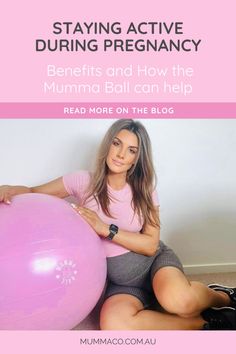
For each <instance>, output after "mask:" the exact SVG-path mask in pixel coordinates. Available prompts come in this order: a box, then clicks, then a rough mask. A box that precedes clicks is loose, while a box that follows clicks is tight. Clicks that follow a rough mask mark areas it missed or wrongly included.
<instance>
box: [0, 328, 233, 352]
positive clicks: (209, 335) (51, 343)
mask: <svg viewBox="0 0 236 354" xmlns="http://www.w3.org/2000/svg"><path fill="white" fill-rule="evenodd" d="M234 339H235V333H234V331H223V332H218V333H217V336H216V333H215V332H214V331H212V332H207V331H206V332H202V331H196V332H195V331H119V332H116V331H101V332H100V331H90V332H88V331H81V332H78V331H64V332H61V331H60V332H59V333H58V331H47V332H46V331H31V332H30V331H28V332H27V331H25V332H24V331H19V332H18V331H12V332H10V331H8V332H2V333H0V343H1V344H0V349H1V350H2V351H1V352H2V353H6V354H13V353H14V354H15V353H24V354H32V353H34V354H42V353H46V354H47V353H55V352H56V353H57V354H62V353H63V354H65V353H70V354H79V353H88V354H89V353H96V354H100V353H101V354H104V353H110V354H113V353H121V352H122V351H124V350H125V353H127V354H129V353H136V354H139V353H140V354H141V353H144V352H145V353H149V354H151V353H153V354H154V353H155V354H157V353H158V354H169V353H170V354H172V353H181V354H189V353H191V354H199V353H214V354H222V353H223V352H224V351H225V348H230V347H231V348H233V346H234ZM226 343H227V345H226Z"/></svg>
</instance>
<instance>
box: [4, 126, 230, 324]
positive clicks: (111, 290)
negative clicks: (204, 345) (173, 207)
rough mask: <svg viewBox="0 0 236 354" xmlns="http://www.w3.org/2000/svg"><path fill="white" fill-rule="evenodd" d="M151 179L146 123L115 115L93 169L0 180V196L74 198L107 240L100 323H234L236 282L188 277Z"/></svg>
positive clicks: (82, 211) (5, 200)
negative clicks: (18, 181) (20, 182)
mask: <svg viewBox="0 0 236 354" xmlns="http://www.w3.org/2000/svg"><path fill="white" fill-rule="evenodd" d="M154 182H155V173H154V168H153V162H152V154H151V144H150V140H149V136H148V134H147V131H146V129H145V128H144V126H143V125H142V124H141V123H140V122H136V121H133V120H118V121H116V122H115V123H114V124H112V126H111V127H110V129H109V130H108V132H107V133H106V135H105V137H104V139H103V141H102V144H101V146H100V149H99V152H98V156H97V162H96V167H95V172H94V173H93V174H90V173H89V172H87V171H80V172H77V173H73V174H70V175H66V176H64V177H61V178H58V179H56V180H54V181H52V182H49V183H47V184H44V185H41V186H37V187H33V188H28V187H24V186H12V187H11V186H2V187H0V201H2V202H5V203H10V202H11V197H12V196H14V195H16V194H21V193H29V192H33V193H34V192H37V193H46V194H51V195H55V196H57V197H60V198H65V197H67V196H69V195H73V196H75V197H76V198H77V199H78V205H73V207H74V208H75V209H76V210H77V211H78V213H79V214H80V215H81V216H82V217H83V218H84V219H85V220H86V221H87V222H88V223H89V224H90V225H91V227H92V228H93V229H94V230H95V232H96V233H97V234H98V235H99V236H100V237H101V238H102V239H103V240H104V247H105V250H106V254H107V264H108V287H107V289H106V294H105V301H104V304H103V307H102V310H101V315H100V327H101V329H113V330H119V329H121V330H126V329H133V330H136V329H142V330H145V329H150V330H154V329H165V330H167V329H236V315H235V313H236V310H235V308H234V306H235V303H236V288H227V287H223V286H218V285H216V284H212V285H211V286H210V287H206V286H205V285H203V284H201V283H199V282H189V281H188V280H187V278H186V277H185V275H184V272H183V268H182V265H181V263H180V261H179V259H178V258H177V256H176V255H175V254H174V252H173V251H172V250H171V249H170V248H168V247H167V246H166V245H164V243H163V242H161V241H160V224H159V204H158V199H157V195H156V192H155V189H154ZM157 303H159V305H160V306H161V311H157V310H156V308H155V307H156V304H157ZM212 307H213V308H212Z"/></svg>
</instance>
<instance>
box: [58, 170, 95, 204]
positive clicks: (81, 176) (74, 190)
mask: <svg viewBox="0 0 236 354" xmlns="http://www.w3.org/2000/svg"><path fill="white" fill-rule="evenodd" d="M90 178H91V177H90V174H89V172H88V171H77V172H73V173H70V174H67V175H65V176H63V177H62V180H63V184H64V187H65V189H66V191H67V193H68V194H69V195H71V196H73V197H75V198H77V199H81V198H82V197H83V195H84V193H85V191H86V189H87V187H88V185H89V182H90Z"/></svg>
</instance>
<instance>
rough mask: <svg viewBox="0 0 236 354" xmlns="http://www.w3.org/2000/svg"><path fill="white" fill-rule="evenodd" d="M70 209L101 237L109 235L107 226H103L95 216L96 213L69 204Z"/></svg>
mask: <svg viewBox="0 0 236 354" xmlns="http://www.w3.org/2000/svg"><path fill="white" fill-rule="evenodd" d="M71 206H72V208H73V209H74V210H76V211H77V212H78V213H79V214H80V215H81V216H82V218H83V219H84V220H85V221H87V223H88V224H89V225H90V226H91V227H92V228H93V229H94V231H95V232H96V233H97V234H98V235H99V236H102V237H107V236H108V234H109V225H107V224H105V223H104V222H103V221H102V220H101V219H100V218H99V216H98V215H97V213H96V212H95V211H93V210H91V209H88V208H84V207H81V206H78V205H76V204H71Z"/></svg>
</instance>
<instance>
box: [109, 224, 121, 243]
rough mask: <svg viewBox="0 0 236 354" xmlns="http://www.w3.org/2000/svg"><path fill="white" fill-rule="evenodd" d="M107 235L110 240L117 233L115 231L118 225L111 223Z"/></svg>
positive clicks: (117, 229)
mask: <svg viewBox="0 0 236 354" xmlns="http://www.w3.org/2000/svg"><path fill="white" fill-rule="evenodd" d="M109 231H110V233H109V235H108V236H107V237H106V238H107V239H108V240H112V239H113V237H114V236H115V235H116V234H117V232H118V231H119V228H118V226H116V225H114V224H111V225H110V226H109Z"/></svg>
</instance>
